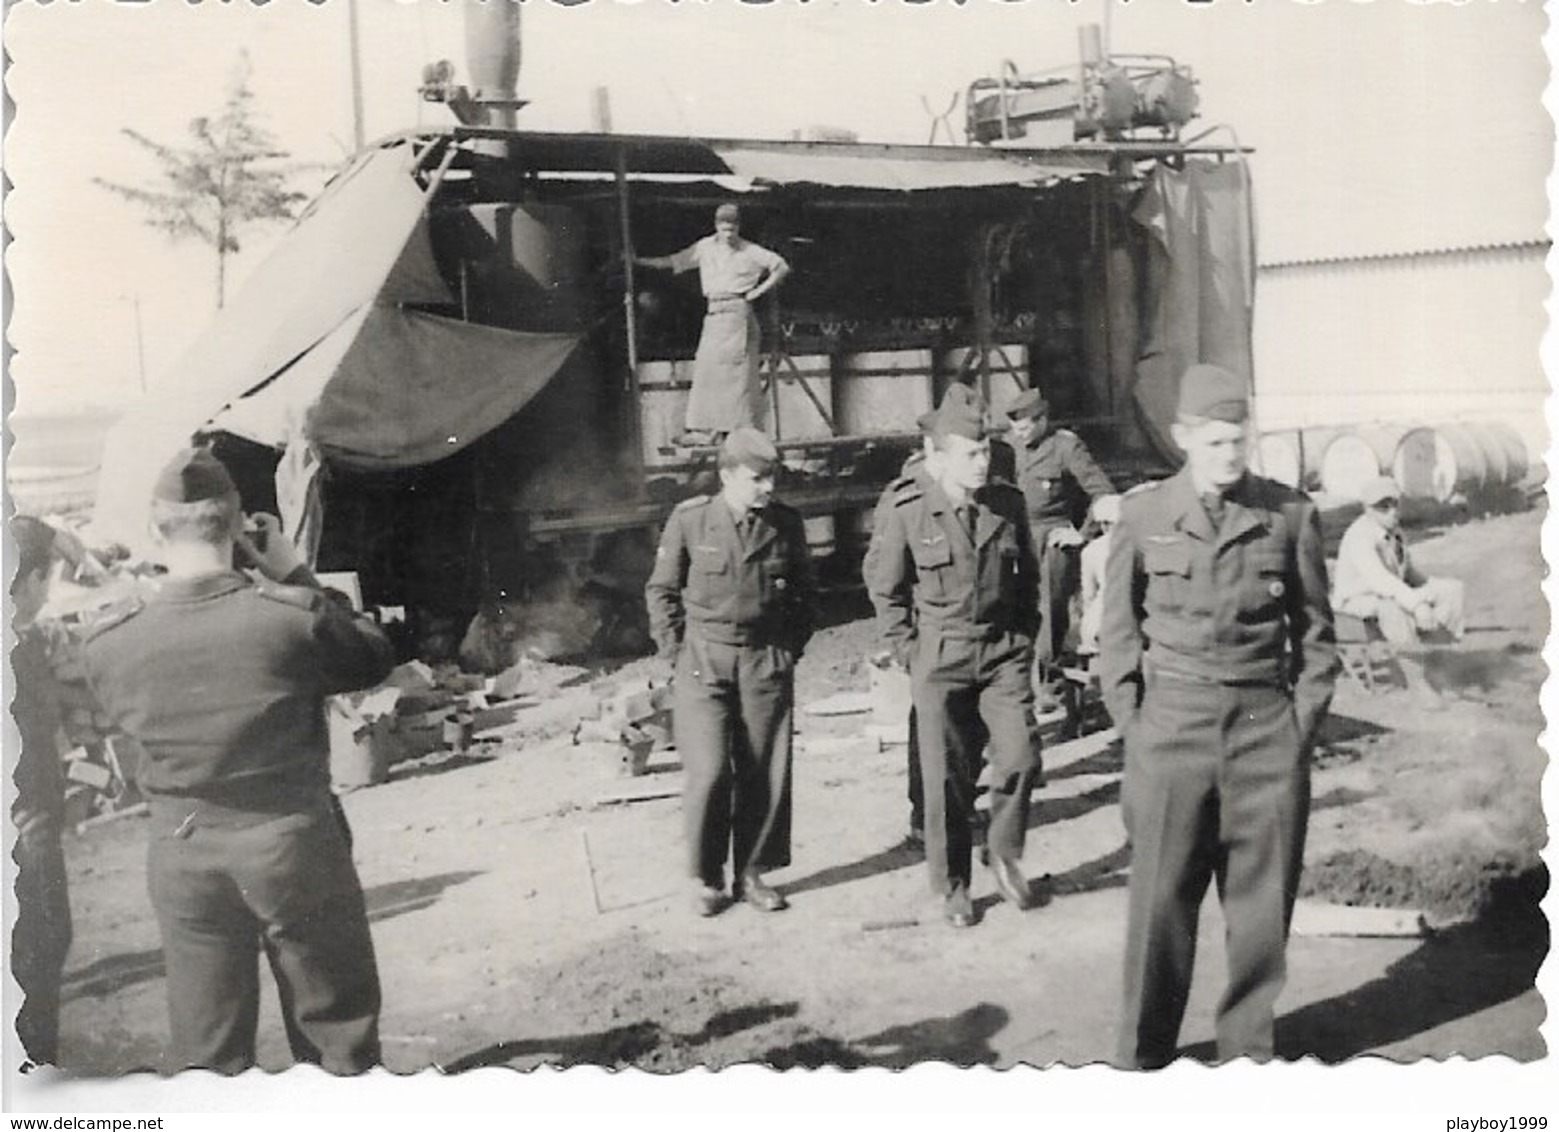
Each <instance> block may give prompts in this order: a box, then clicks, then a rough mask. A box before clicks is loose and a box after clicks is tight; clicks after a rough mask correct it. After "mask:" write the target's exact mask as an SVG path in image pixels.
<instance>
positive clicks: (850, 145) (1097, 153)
mask: <svg viewBox="0 0 1559 1132" xmlns="http://www.w3.org/2000/svg"><path fill="white" fill-rule="evenodd" d="M446 132H447V133H452V134H454V135H455V136H456V137H482V138H493V139H502V140H504V141H506V142H507V143H508V144H509V152H508V156H507V160H508V161H510V162H513V163H515V164H518V165H520V166H523V167H525V168H530V169H534V170H537V171H543V170H544V171H549V172H575V173H610V172H612V171H613V170H615V169H616V168H617V167H618V163H619V161H620V162H621V163H622V166H623V168H624V170H625V171H626V172H627V173H629V174H630V175H632V174H640V175H669V174H692V175H697V176H708V177H716V176H720V175H722V174H724V175H734V176H737V177H742V178H745V179H747V180H749V181H753V182H761V183H764V184H770V185H798V184H810V185H828V186H830V187H834V188H853V189H868V190H889V191H909V192H912V191H922V190H931V189H956V188H986V187H991V186H1001V185H1015V186H1044V185H1050V184H1054V183H1056V182H1057V181H1061V180H1070V179H1072V178H1075V177H1082V176H1099V175H1103V174H1106V173H1108V172H1109V167H1110V158H1111V153H1110V152H1109V150H1107V149H1102V148H1101V149H1095V150H1092V151H1090V150H1087V149H1084V148H1081V147H1078V148H1072V149H1047V150H1036V151H1020V150H997V149H986V148H981V147H974V146H947V145H943V146H934V145H890V144H878V143H867V142H811V141H806V142H803V141H767V140H760V139H748V138H687V137H661V136H650V135H628V134H565V133H547V132H529V131H507V130H485V129H480V130H472V129H459V130H453V131H446ZM421 136H423V137H427V136H429V135H427V134H423V135H421Z"/></svg>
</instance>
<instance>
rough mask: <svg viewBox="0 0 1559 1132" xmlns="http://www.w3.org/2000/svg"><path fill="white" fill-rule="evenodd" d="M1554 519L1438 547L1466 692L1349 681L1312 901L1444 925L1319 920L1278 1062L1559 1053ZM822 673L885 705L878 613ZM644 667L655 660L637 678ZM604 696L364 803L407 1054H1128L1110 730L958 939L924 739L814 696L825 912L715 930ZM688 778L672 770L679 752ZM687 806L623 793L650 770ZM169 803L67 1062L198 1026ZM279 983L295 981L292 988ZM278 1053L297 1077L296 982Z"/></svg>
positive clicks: (670, 1066) (391, 1018)
mask: <svg viewBox="0 0 1559 1132" xmlns="http://www.w3.org/2000/svg"><path fill="white" fill-rule="evenodd" d="M1540 523H1541V514H1540V512H1539V511H1536V510H1533V511H1527V512H1525V513H1520V514H1510V515H1499V516H1494V517H1488V518H1477V519H1471V520H1468V521H1465V522H1461V523H1458V524H1455V525H1452V526H1448V527H1447V526H1439V525H1435V526H1430V527H1427V528H1424V529H1421V530H1419V531H1418V532H1417V536H1418V541H1417V545H1416V546H1415V554H1416V555H1417V557H1418V560H1419V562H1420V563H1421V564H1422V565H1423V566H1424V567H1425V568H1426V569H1428V570H1429V571H1431V572H1435V573H1440V572H1444V573H1453V574H1456V575H1459V576H1461V577H1464V578H1466V579H1468V582H1469V606H1470V608H1469V622H1470V625H1471V629H1470V631H1469V633H1468V636H1467V639H1466V641H1465V642H1464V644H1463V645H1462V646H1461V647H1459V648H1458V649H1456V650H1455V651H1454V652H1452V653H1449V654H1447V655H1446V656H1444V657H1443V658H1441V659H1440V660H1439V661H1437V663H1436V664H1435V665H1434V666H1433V667H1432V669H1431V678H1432V679H1433V680H1434V681H1435V682H1436V683H1438V684H1439V685H1440V686H1441V687H1442V688H1443V689H1444V691H1445V692H1446V694H1447V697H1448V699H1449V706H1448V707H1447V708H1446V709H1445V710H1443V711H1439V712H1424V711H1422V710H1419V709H1417V708H1415V707H1414V706H1413V705H1412V703H1411V702H1410V701H1409V700H1408V699H1407V697H1406V696H1405V694H1403V693H1401V692H1380V693H1376V694H1374V695H1369V694H1366V693H1365V692H1364V691H1363V690H1361V689H1360V688H1358V687H1356V686H1354V685H1352V684H1348V683H1346V682H1345V683H1343V684H1342V685H1341V686H1340V689H1339V691H1338V694H1337V698H1336V702H1335V704H1334V714H1333V718H1332V720H1331V722H1330V724H1329V726H1328V730H1327V735H1326V741H1325V744H1324V748H1323V750H1322V751H1321V752H1320V754H1319V756H1318V760H1317V773H1316V775H1315V783H1314V797H1315V803H1314V809H1313V815H1312V819H1311V826H1310V841H1309V847H1308V853H1307V861H1308V867H1307V881H1306V884H1307V896H1310V897H1312V898H1315V899H1318V900H1326V901H1334V902H1338V903H1356V904H1363V905H1375V906H1379V907H1397V908H1413V909H1418V910H1420V911H1422V912H1424V913H1425V916H1426V918H1427V920H1428V922H1429V923H1430V924H1431V925H1432V927H1433V928H1434V929H1435V930H1433V931H1432V932H1431V933H1429V934H1427V935H1424V936H1421V937H1416V938H1404V937H1389V936H1388V937H1380V938H1357V937H1335V936H1323V935H1309V934H1304V933H1302V932H1301V933H1298V934H1296V937H1295V939H1294V942H1293V945H1292V947H1291V951H1290V981H1289V986H1288V989H1287V990H1286V991H1285V993H1284V996H1283V998H1282V999H1281V1000H1280V1002H1279V1015H1280V1020H1279V1029H1278V1047H1279V1053H1280V1055H1281V1056H1282V1057H1284V1058H1299V1057H1306V1056H1314V1057H1316V1058H1318V1059H1320V1060H1321V1061H1323V1062H1333V1061H1340V1060H1343V1059H1346V1058H1350V1057H1353V1056H1356V1055H1360V1054H1376V1055H1381V1056H1384V1057H1387V1058H1392V1059H1398V1060H1414V1059H1419V1058H1424V1057H1434V1058H1443V1057H1446V1056H1449V1055H1452V1054H1462V1055H1465V1056H1467V1057H1469V1058H1481V1057H1486V1056H1489V1055H1492V1054H1505V1055H1508V1056H1509V1057H1511V1058H1513V1059H1515V1060H1517V1061H1531V1060H1534V1059H1538V1058H1541V1057H1543V1056H1544V1055H1545V1052H1546V1051H1545V1047H1544V1042H1543V1039H1542V1036H1541V1035H1540V1033H1539V1025H1540V1024H1541V1021H1542V1019H1543V1016H1544V1007H1543V1003H1542V1000H1541V998H1540V996H1539V995H1538V992H1537V991H1536V990H1535V988H1534V980H1535V977H1536V973H1537V970H1538V967H1539V965H1540V964H1541V962H1542V960H1543V957H1544V955H1545V954H1546V950H1547V943H1548V933H1547V928H1546V924H1545V923H1544V921H1543V920H1542V917H1541V915H1540V913H1538V911H1537V909H1536V903H1537V901H1538V899H1539V898H1540V896H1541V893H1542V891H1543V887H1544V883H1545V881H1544V879H1543V874H1542V873H1541V868H1540V862H1539V860H1538V856H1537V854H1538V850H1539V848H1540V846H1541V845H1542V843H1543V840H1544V838H1545V826H1544V821H1543V815H1542V812H1541V806H1540V798H1539V782H1540V777H1541V774H1542V770H1543V767H1544V760H1543V756H1542V754H1541V752H1540V750H1539V748H1538V746H1537V736H1538V733H1539V731H1540V730H1541V727H1542V715H1541V712H1540V709H1539V706H1538V691H1539V688H1540V686H1541V684H1542V681H1543V678H1544V675H1545V668H1544V666H1543V663H1542V660H1541V657H1540V655H1539V654H1540V650H1541V647H1542V644H1543V641H1544V639H1545V637H1546V634H1547V628H1548V615H1547V610H1546V607H1545V605H1544V603H1543V599H1542V596H1541V593H1540V591H1539V582H1540V578H1541V573H1542V559H1541V554H1540V552H1539V548H1538V535H1539V527H1540ZM840 616H841V617H843V618H844V620H842V621H841V623H839V624H836V625H833V626H832V627H830V628H828V629H825V630H824V631H823V632H822V633H821V634H820V636H819V638H818V639H817V641H816V642H815V644H814V647H813V648H812V649H811V650H810V652H809V653H808V655H807V656H806V658H805V659H804V660H803V662H802V665H801V669H800V674H799V687H798V694H799V700H800V702H801V703H802V704H803V705H806V704H810V703H814V702H816V701H818V700H820V699H823V698H825V697H828V696H833V695H834V694H836V693H838V692H842V691H864V690H865V689H866V687H867V672H866V669H865V667H864V661H863V657H864V655H865V654H866V653H867V652H868V651H869V648H870V642H871V628H870V625H869V624H868V623H867V622H865V621H862V620H860V619H858V618H856V619H850V617H849V611H848V610H845V611H842V612H841V614H840ZM636 671H642V662H641V663H640V664H638V665H630V666H628V667H627V668H625V669H622V670H620V672H619V675H622V676H627V675H631V674H633V673H634V672H636ZM587 695H588V692H587V690H586V689H584V688H583V687H578V688H574V689H565V690H564V691H563V692H562V693H560V694H559V695H558V696H555V697H550V698H548V699H545V700H542V701H538V704H537V707H536V708H535V709H534V710H533V712H532V714H531V715H530V716H529V717H527V716H526V715H525V713H522V715H521V720H522V721H523V720H525V719H526V718H529V719H530V720H531V722H530V724H529V725H528V733H527V734H524V735H523V736H520V737H512V736H511V737H510V738H509V739H506V740H504V741H502V742H487V743H479V744H478V745H477V747H476V748H475V749H474V750H473V752H472V753H471V754H469V755H466V756H460V757H455V758H447V759H444V760H443V761H439V760H429V761H424V762H422V763H418V764H410V765H402V766H400V767H397V768H396V769H395V771H394V773H393V774H392V778H391V780H390V781H389V782H388V783H386V784H383V785H380V786H376V787H373V788H369V789H365V790H360V791H357V792H355V793H353V794H351V795H349V796H348V797H347V799H346V808H347V811H348V813H349V815H350V818H351V821H352V824H353V827H354V830H355V834H356V857H357V860H358V865H359V870H360V872H361V875H362V879H363V883H364V886H365V888H366V890H367V892H368V901H369V906H370V911H371V918H372V922H373V932H374V939H375V945H376V948H377V953H378V959H379V964H380V969H381V974H382V978H383V983H384V988H385V1006H384V1015H383V1031H384V1041H385V1049H386V1058H387V1061H388V1064H389V1067H390V1068H391V1069H392V1070H395V1071H397V1072H405V1071H412V1070H417V1069H422V1068H426V1067H429V1066H439V1067H442V1068H443V1069H445V1070H446V1071H449V1072H458V1071H462V1070H466V1069H471V1068H477V1067H483V1066H504V1065H506V1066H515V1067H531V1066H536V1065H539V1064H549V1063H550V1064H577V1063H589V1064H599V1065H605V1066H629V1065H632V1066H638V1067H641V1068H644V1069H649V1070H654V1071H672V1070H677V1069H682V1068H685V1067H689V1066H694V1065H706V1066H713V1067H720V1066H727V1065H732V1064H736V1063H740V1062H749V1061H759V1062H763V1063H767V1064H769V1065H771V1066H775V1067H792V1066H817V1065H835V1066H841V1067H860V1066H904V1065H909V1064H912V1063H915V1062H920V1061H925V1060H939V1061H948V1062H952V1063H955V1064H967V1065H973V1064H981V1065H993V1066H1008V1065H1013V1064H1018V1063H1028V1064H1033V1065H1039V1066H1045V1065H1053V1064H1056V1063H1064V1064H1067V1065H1080V1064H1086V1063H1090V1062H1095V1061H1098V1060H1101V1059H1105V1058H1107V1057H1108V1056H1109V1054H1110V1052H1111V1049H1112V1046H1113V1042H1114V1031H1113V1026H1114V1019H1115V1013H1116V1008H1117V998H1118V995H1119V991H1120V976H1119V968H1120V958H1121V949H1122V945H1123V936H1124V925H1125V899H1124V893H1125V889H1124V885H1125V883H1126V869H1127V867H1128V864H1129V862H1128V856H1127V852H1126V847H1125V839H1124V834H1123V830H1122V828H1121V823H1120V817H1119V812H1118V806H1117V802H1118V796H1119V772H1120V765H1121V760H1120V755H1119V748H1118V745H1117V744H1113V743H1111V742H1110V741H1109V739H1110V736H1109V735H1108V734H1095V735H1093V736H1091V737H1085V738H1084V739H1082V740H1080V741H1077V742H1074V743H1072V744H1069V745H1065V746H1061V745H1057V746H1054V747H1052V748H1051V749H1050V750H1048V751H1047V770H1048V772H1049V783H1048V785H1047V786H1046V787H1045V788H1044V790H1043V791H1041V792H1040V793H1039V794H1038V795H1037V799H1036V801H1037V805H1036V806H1035V810H1034V824H1033V829H1032V832H1031V836H1030V839H1029V844H1028V849H1027V853H1026V856H1025V859H1024V865H1025V868H1026V870H1027V872H1028V873H1029V875H1030V876H1031V877H1033V878H1041V879H1040V884H1039V887H1040V888H1041V889H1042V891H1043V893H1044V896H1045V900H1044V903H1043V906H1042V907H1040V908H1037V909H1035V910H1033V911H1030V912H1028V913H1026V914H1020V913H1018V912H1016V911H1015V910H1014V909H1013V908H1012V907H1011V906H1010V905H1007V904H1004V903H1000V902H998V901H997V899H996V897H995V895H994V889H993V886H992V885H991V883H990V880H989V878H988V877H987V876H985V875H984V874H983V872H981V871H978V870H977V873H976V880H975V896H976V901H977V906H978V907H979V909H980V911H981V912H982V914H983V919H982V922H981V923H980V924H979V925H978V926H977V927H976V928H974V929H973V930H969V931H962V932H958V931H954V930H953V929H950V928H948V927H946V926H945V925H943V924H942V923H941V922H940V921H939V920H938V919H937V917H936V916H935V914H934V909H933V907H932V906H931V905H930V904H929V902H928V901H927V899H926V895H925V893H926V888H925V881H924V877H923V869H922V867H921V866H920V865H919V864H918V862H917V860H916V858H915V857H914V856H913V855H912V854H911V853H910V852H908V851H907V850H905V849H904V848H903V847H902V846H901V845H900V841H901V838H902V836H903V833H904V831H905V825H906V813H907V811H906V804H905V801H904V786H905V783H904V751H903V748H902V747H900V746H894V745H886V746H885V745H881V744H879V742H878V741H877V740H875V739H871V738H868V737H867V736H865V735H864V734H863V733H862V730H861V727H862V724H863V723H864V722H865V717H863V716H860V715H855V716H831V717H823V716H817V715H812V714H808V713H807V712H806V711H804V710H803V711H802V712H800V713H799V714H798V726H799V731H800V734H799V740H798V748H797V755H796V766H795V797H796V806H795V813H796V818H795V836H794V864H793V865H792V866H791V867H790V868H788V869H785V870H783V871H781V872H778V873H775V874H773V876H772V878H771V879H773V880H774V881H776V882H777V884H778V885H779V887H780V888H782V889H783V890H784V891H785V892H786V893H787V894H788V895H789V897H790V900H791V903H792V907H791V909H790V910H789V911H787V912H785V913H783V914H779V915H764V914H762V913H759V912H756V911H754V910H752V909H749V908H746V907H737V908H733V909H730V910H728V911H727V912H725V913H723V914H721V915H720V916H717V917H715V918H712V919H708V920H701V919H697V918H695V917H693V916H692V915H691V913H690V912H689V911H688V910H687V909H686V907H685V905H684V902H683V900H682V899H679V898H678V897H679V896H680V893H681V889H680V885H679V881H678V876H679V869H678V860H679V844H680V837H681V832H680V815H679V811H678V803H677V800H676V798H675V797H674V788H675V786H676V774H675V767H674V766H670V767H668V766H667V765H666V764H665V763H664V762H662V763H660V764H652V766H651V771H652V773H651V774H650V775H649V776H648V777H647V778H643V779H634V780H629V779H625V778H623V777H621V776H620V771H619V765H618V762H619V760H618V756H617V752H616V750H615V749H613V748H611V747H607V746H604V745H600V744H589V745H583V746H575V745H573V744H572V742H571V741H570V738H569V735H568V730H569V725H570V724H571V722H572V719H571V716H573V715H577V710H576V708H577V706H578V704H580V703H582V702H583V698H584V697H586V696H587ZM657 770H658V771H659V773H655V772H656V771H657ZM657 786H665V787H667V788H668V790H667V791H666V792H667V793H671V794H673V796H666V797H659V798H651V799H648V800H643V801H634V802H624V803H615V804H602V803H603V799H604V798H605V796H606V795H608V794H610V793H612V792H614V791H621V790H624V789H627V788H630V787H632V788H654V787H657ZM144 837H145V830H144V823H142V822H140V821H136V820H122V821H118V822H114V823H110V824H107V825H103V826H99V827H97V828H94V829H91V830H89V831H87V832H86V833H84V834H82V835H79V836H72V837H70V838H69V839H68V843H67V854H68V858H69V865H70V872H71V885H72V888H71V898H72V904H73V906H74V909H75V922H76V942H75V946H74V949H73V952H72V956H71V961H70V965H69V969H68V973H67V980H68V981H67V986H66V1002H65V1007H64V1016H63V1039H62V1046H63V1048H62V1059H63V1061H64V1063H65V1065H66V1066H67V1067H68V1068H69V1069H70V1070H71V1071H72V1073H74V1074H81V1075H87V1076H96V1075H106V1074H119V1073H123V1072H125V1071H129V1070H134V1069H142V1068H151V1069H155V1068H157V1066H158V1059H159V1056H160V1054H161V1050H162V1047H163V1044H164V1041H165V1038H166V1021H165V1016H164V1012H163V975H162V965H161V957H160V952H159V949H158V940H157V931H156V927H155V924H154V922H153V920H152V918H151V915H150V912H149V908H148V904H147V899H146V895H145V867H144ZM1204 920H1205V923H1204V928H1203V935H1202V939H1203V947H1202V951H1201V955H1200V956H1199V960H1198V962H1199V963H1200V964H1201V966H1200V967H1199V973H1198V978H1197V981H1196V987H1195V989H1194V992H1193V996H1192V1001H1191V1005H1190V1009H1189V1012H1188V1016H1187V1020H1186V1024H1185V1027H1184V1030H1183V1036H1182V1041H1183V1043H1184V1046H1185V1050H1186V1052H1187V1053H1188V1054H1189V1055H1191V1056H1193V1057H1196V1058H1201V1059H1210V1058H1211V1056H1212V1049H1211V1046H1210V1038H1211V1035H1212V1016H1213V1010H1214V1008H1215V1006H1216V1001H1217V995H1218V994H1219V992H1220V991H1221V989H1222V988H1221V984H1222V978H1221V970H1222V963H1223V956H1222V946H1221V934H1222V933H1221V930H1220V926H1219V913H1218V910H1217V906H1216V901H1215V900H1210V901H1209V903H1208V905H1207V907H1206V909H1205V911H1204ZM267 985H268V980H267ZM267 996H268V997H267V1000H266V1003H265V1006H264V1008H263V1014H262V1021H261V1032H262V1038H261V1051H262V1053H261V1057H262V1063H263V1065H264V1066H265V1067H267V1068H272V1069H277V1068H281V1067H284V1066H285V1065H287V1064H288V1061H289V1059H288V1055H287V1051H286V1046H285V1043H284V1041H283V1038H282V1032H281V1026H280V1023H279V1020H278V1018H277V1015H276V1010H275V1003H274V996H273V993H272V992H271V991H269V990H268V991H267Z"/></svg>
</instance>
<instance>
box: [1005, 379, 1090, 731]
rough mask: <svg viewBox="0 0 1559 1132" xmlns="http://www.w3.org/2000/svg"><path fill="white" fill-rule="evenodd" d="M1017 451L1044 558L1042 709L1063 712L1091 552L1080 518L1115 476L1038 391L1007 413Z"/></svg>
mask: <svg viewBox="0 0 1559 1132" xmlns="http://www.w3.org/2000/svg"><path fill="white" fill-rule="evenodd" d="M1007 418H1008V420H1009V421H1010V422H1011V424H1012V436H1013V440H1014V441H1015V447H1016V448H1017V457H1018V469H1017V472H1018V480H1017V482H1018V487H1019V488H1021V489H1022V491H1023V498H1024V500H1025V502H1026V503H1027V505H1028V516H1029V527H1030V530H1031V531H1032V532H1033V535H1034V547H1035V551H1036V553H1038V555H1039V595H1040V596H1039V603H1040V627H1039V640H1038V641H1036V642H1035V653H1036V655H1037V658H1038V660H1039V665H1040V672H1039V676H1040V679H1039V684H1040V691H1039V694H1040V696H1041V699H1042V702H1041V704H1040V707H1041V709H1042V710H1043V709H1046V708H1051V707H1054V706H1055V700H1056V689H1055V686H1054V685H1055V679H1056V673H1055V667H1056V666H1057V665H1059V663H1060V662H1061V659H1062V656H1063V654H1064V653H1065V652H1066V641H1067V631H1068V629H1069V628H1070V622H1071V603H1072V598H1073V597H1074V596H1075V595H1076V594H1077V592H1078V589H1079V588H1080V586H1081V580H1082V579H1081V573H1080V571H1079V564H1078V550H1079V548H1080V547H1081V546H1082V545H1083V537H1082V535H1081V533H1079V531H1078V529H1077V526H1076V524H1075V523H1074V521H1073V520H1074V518H1075V517H1076V515H1077V514H1078V510H1079V508H1080V507H1081V506H1084V500H1087V501H1089V502H1091V501H1093V500H1095V499H1101V498H1103V497H1104V496H1106V495H1113V494H1114V493H1115V486H1114V485H1113V484H1112V483H1110V477H1109V476H1107V475H1105V474H1104V472H1103V471H1102V470H1101V469H1100V468H1099V465H1098V464H1097V463H1096V462H1095V461H1094V458H1093V455H1092V454H1091V453H1090V452H1089V451H1088V446H1087V445H1086V444H1084V443H1083V441H1082V438H1081V437H1079V436H1078V435H1077V434H1076V433H1075V432H1072V431H1070V430H1069V429H1064V428H1056V427H1054V426H1052V424H1051V423H1050V404H1049V402H1048V401H1046V400H1045V395H1044V394H1043V393H1041V392H1040V391H1039V390H1038V389H1026V390H1024V391H1023V392H1022V393H1020V394H1019V395H1018V396H1017V398H1016V399H1014V400H1013V402H1012V403H1011V404H1010V405H1009V406H1007Z"/></svg>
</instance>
